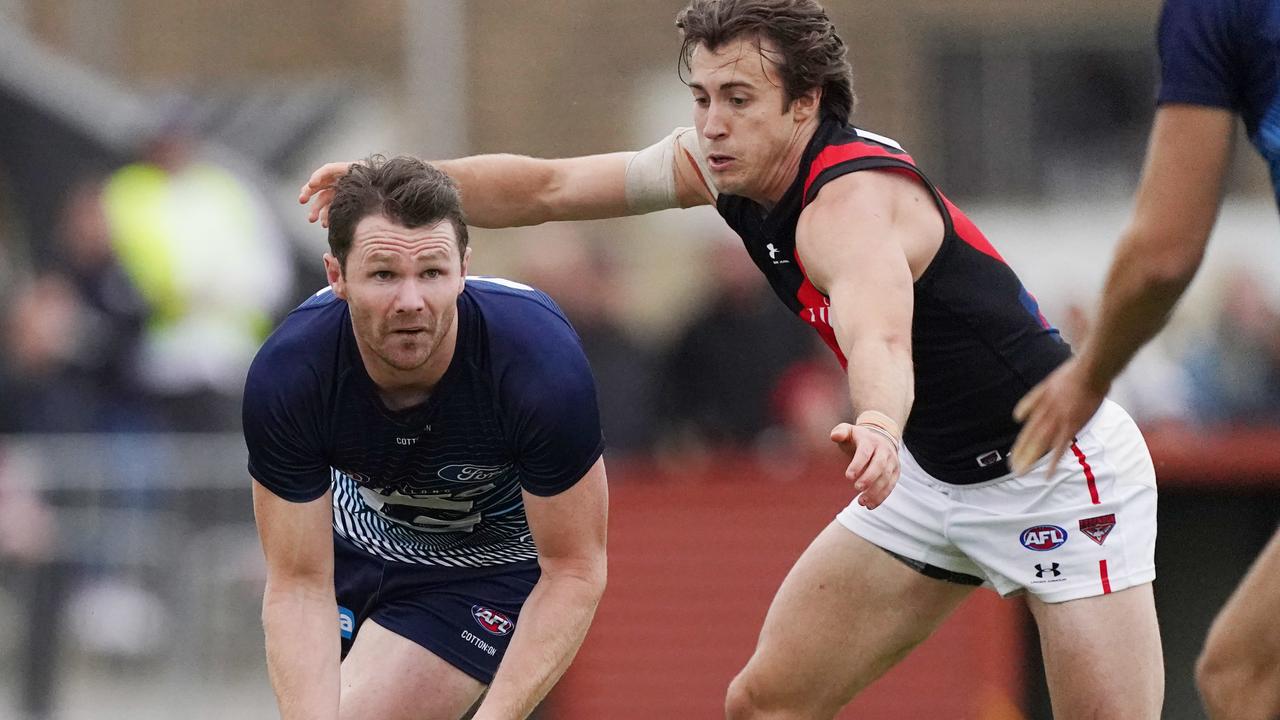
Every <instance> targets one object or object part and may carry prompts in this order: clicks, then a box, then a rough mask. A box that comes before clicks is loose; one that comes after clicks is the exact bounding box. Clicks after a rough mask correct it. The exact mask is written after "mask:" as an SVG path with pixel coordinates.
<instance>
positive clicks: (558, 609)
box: [475, 458, 609, 720]
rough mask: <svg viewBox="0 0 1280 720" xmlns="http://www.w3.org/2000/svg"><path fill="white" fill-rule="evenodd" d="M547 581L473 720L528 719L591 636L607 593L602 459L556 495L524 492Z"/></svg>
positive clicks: (524, 614) (523, 614) (523, 615)
mask: <svg viewBox="0 0 1280 720" xmlns="http://www.w3.org/2000/svg"><path fill="white" fill-rule="evenodd" d="M524 503H525V513H526V514H527V515H528V518H529V529H530V531H531V532H532V533H533V539H534V542H535V543H536V544H537V546H538V564H539V565H540V566H541V567H542V577H541V578H539V579H538V584H537V585H536V586H534V588H533V592H532V593H531V594H530V595H529V599H528V600H527V601H525V604H524V608H523V609H522V610H521V611H520V621H519V623H518V624H517V625H516V633H515V635H514V636H513V637H512V638H511V645H510V647H508V648H507V653H506V657H504V658H503V660H502V665H501V666H499V667H498V673H497V675H496V676H494V678H493V684H491V685H490V686H489V692H488V694H487V695H486V696H485V699H484V702H483V703H482V704H481V705H480V708H479V710H477V711H476V715H475V720H499V719H503V720H506V719H508V718H523V717H525V716H527V715H528V714H529V713H530V712H532V711H533V708H534V707H535V706H537V704H538V702H539V701H541V700H542V698H543V697H545V696H546V694H547V692H548V691H550V690H551V687H552V686H553V685H555V683H556V681H557V680H558V679H560V676H561V675H563V674H564V671H565V669H567V668H568V667H569V663H570V662H571V661H572V660H573V656H574V655H575V654H576V653H577V652H578V647H579V646H581V645H582V640H583V639H584V638H585V637H586V635H587V628H588V627H589V626H590V625H591V618H592V617H593V616H594V615H595V611H596V605H597V604H598V603H599V602H600V596H601V595H602V594H603V593H604V586H605V575H606V560H605V530H606V525H607V517H608V505H609V491H608V486H607V484H606V482H605V471H604V459H603V458H601V459H600V460H597V461H596V463H595V465H593V466H592V467H591V469H590V470H588V471H587V474H586V475H584V476H583V477H582V479H581V480H579V481H578V482H577V483H576V484H575V485H574V486H573V487H571V488H569V489H568V490H566V491H564V492H562V493H560V494H559V495H555V496H552V497H538V496H536V495H532V494H530V493H528V492H526V493H525V494H524Z"/></svg>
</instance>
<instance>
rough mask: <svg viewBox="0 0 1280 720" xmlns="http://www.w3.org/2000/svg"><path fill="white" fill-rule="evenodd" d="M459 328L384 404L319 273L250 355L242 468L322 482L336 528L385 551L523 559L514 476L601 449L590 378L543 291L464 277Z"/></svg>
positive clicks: (525, 548)
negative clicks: (418, 380) (421, 399)
mask: <svg viewBox="0 0 1280 720" xmlns="http://www.w3.org/2000/svg"><path fill="white" fill-rule="evenodd" d="M457 323H458V341H457V348H456V349H455V351H454V356H453V360H452V362H451V364H450V365H449V368H448V370H447V371H446V372H445V374H444V376H443V377H442V378H441V379H440V381H439V383H438V384H437V385H436V387H435V389H434V390H433V391H432V393H431V397H430V398H429V399H428V400H427V401H426V402H425V403H423V404H422V405H420V406H417V407H412V408H408V409H405V410H402V411H391V410H388V409H387V408H386V407H385V406H384V405H383V403H382V401H381V400H380V398H379V396H378V393H377V390H376V388H375V386H374V384H373V381H372V380H371V379H370V378H369V375H368V373H367V372H366V371H365V367H364V363H363V362H362V361H361V359H360V353H359V349H358V348H357V346H356V341H355V336H354V335H353V332H352V327H351V314H350V311H349V310H348V307H347V303H346V302H345V301H344V300H342V299H340V298H338V297H336V296H335V295H334V294H333V293H332V292H331V291H330V290H328V289H325V290H322V291H320V292H319V293H316V294H315V295H314V296H312V297H311V298H310V299H309V300H307V301H306V302H304V303H303V304H302V305H300V306H299V307H298V308H297V309H296V310H294V311H293V312H292V313H290V314H289V316H288V317H287V318H286V319H285V320H284V322H283V323H282V324H281V325H280V327H279V328H277V329H276V331H275V333H273V334H272V335H271V337H270V338H269V339H268V340H267V342H266V344H265V345H263V346H262V349H261V350H259V351H258V355H257V357H256V358H255V359H254V361H253V365H252V367H251V368H250V370H249V377H248V380H247V382H246V384H245V394H244V434H245V441H246V443H247V444H248V447H249V472H250V474H252V475H253V477H254V478H255V479H256V480H257V481H258V482H259V483H261V484H262V485H263V486H265V487H266V488H267V489H269V490H270V491H271V492H273V493H275V494H276V495H278V496H280V497H282V498H284V499H286V500H290V501H293V502H307V501H311V500H315V499H316V498H319V497H321V496H322V495H324V493H325V492H326V491H327V490H329V488H330V487H332V488H333V528H334V532H335V533H337V534H338V535H340V536H342V537H343V538H345V539H347V540H349V541H350V542H351V543H353V544H354V545H356V546H357V547H359V548H361V549H363V550H365V551H366V552H369V553H371V554H373V555H376V556H378V557H381V558H384V559H386V560H393V561H398V562H407V563H419V564H424V565H436V566H450V567H480V566H493V565H503V564H507V563H513V562H520V561H527V560H532V559H535V558H536V557H537V550H536V548H535V547H534V544H533V540H532V538H531V537H530V533H529V525H528V522H527V520H526V518H525V512H524V503H523V500H522V496H521V490H526V491H528V492H530V493H533V494H535V495H541V496H548V495H554V494H556V493H559V492H562V491H564V490H565V489H567V488H569V487H571V486H572V485H573V484H574V483H576V482H577V481H578V480H579V479H580V478H582V476H583V475H584V474H585V473H586V471H587V470H589V469H590V468H591V466H592V465H593V464H595V462H596V460H597V459H599V457H600V454H601V451H602V448H603V444H604V443H603V438H602V435H601V431H600V419H599V413H598V410H597V408H596V392H595V383H594V381H593V379H592V377H591V371H590V369H589V368H588V366H587V360H586V357H585V355H584V354H583V351H582V345H581V342H580V341H579V339H578V336H577V333H575V332H574V330H573V328H572V327H571V326H570V325H569V321H568V320H566V319H565V317H564V315H563V313H561V311H560V309H559V308H558V307H556V305H555V303H554V302H552V300H551V298H549V297H547V296H546V295H545V294H543V293H542V292H540V291H538V290H535V289H533V288H530V287H527V286H524V285H520V284H518V283H513V282H510V281H506V280H500V279H496V278H475V277H472V278H468V279H467V282H466V288H465V289H464V290H463V292H462V294H461V295H460V296H459V297H458V317H457Z"/></svg>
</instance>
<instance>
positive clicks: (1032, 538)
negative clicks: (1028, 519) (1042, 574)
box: [1020, 525, 1067, 552]
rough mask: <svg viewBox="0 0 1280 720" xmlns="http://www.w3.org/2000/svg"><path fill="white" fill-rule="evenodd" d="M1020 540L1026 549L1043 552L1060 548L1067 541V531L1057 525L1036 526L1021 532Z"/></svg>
mask: <svg viewBox="0 0 1280 720" xmlns="http://www.w3.org/2000/svg"><path fill="white" fill-rule="evenodd" d="M1020 539H1021V540H1022V546H1023V547H1025V548H1026V549H1028V550H1035V551H1037V552H1044V551H1046V550H1052V549H1054V548H1058V547H1062V544H1063V543H1065V542H1066V541H1067V531H1066V530H1063V529H1062V528H1060V527H1058V526H1057V525H1037V526H1035V527H1029V528H1027V529H1026V530H1023V531H1022V537H1021V538H1020Z"/></svg>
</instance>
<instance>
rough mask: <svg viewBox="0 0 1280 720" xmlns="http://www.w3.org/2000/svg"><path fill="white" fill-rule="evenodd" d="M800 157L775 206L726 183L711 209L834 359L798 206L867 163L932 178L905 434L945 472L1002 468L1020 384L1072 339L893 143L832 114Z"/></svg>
mask: <svg viewBox="0 0 1280 720" xmlns="http://www.w3.org/2000/svg"><path fill="white" fill-rule="evenodd" d="M800 168H801V169H800V172H799V173H798V174H797V175H796V178H795V180H794V181H793V182H792V184H791V186H790V188H788V189H787V191H786V193H785V194H784V195H783V196H782V198H781V199H780V200H779V201H778V203H777V204H776V205H774V206H773V207H772V208H771V209H768V210H766V208H765V207H764V206H762V205H760V204H759V203H756V202H754V201H752V200H751V199H749V198H746V197H743V196H740V195H728V194H724V193H722V194H720V195H719V197H718V198H717V200H716V209H717V210H718V211H719V212H720V214H721V215H722V216H723V217H724V219H725V221H726V222H728V223H729V226H730V227H732V228H733V229H734V231H736V232H737V233H738V235H739V236H740V237H741V238H742V241H743V243H744V245H745V246H746V248H747V252H748V253H749V254H750V255H751V259H752V260H754V261H755V263H756V266H757V267H759V268H760V270H761V272H763V273H764V274H765V277H767V278H768V279H769V284H770V285H771V286H772V287H773V289H774V291H775V292H776V293H777V294H778V297H779V298H781V300H782V302H783V303H785V304H786V306H787V307H788V308H790V309H791V311H792V312H794V313H795V314H796V315H798V316H799V317H800V319H801V320H804V321H805V322H806V323H808V324H809V325H811V326H813V328H814V329H815V330H817V332H818V334H819V335H820V336H821V337H822V339H823V341H825V342H826V344H827V345H828V346H829V347H830V348H831V350H832V352H834V353H835V354H836V357H838V358H839V360H840V364H841V366H847V363H848V360H847V358H846V357H845V355H844V352H842V351H841V349H840V346H839V343H838V342H837V340H836V336H835V332H834V330H833V329H832V327H831V322H830V311H829V308H830V305H831V302H830V299H829V298H828V297H827V296H826V295H824V294H823V293H821V292H819V291H818V289H817V288H815V287H814V286H813V283H812V282H810V281H809V278H808V277H807V276H806V275H805V271H804V263H803V261H802V260H801V259H800V258H799V257H798V256H797V255H796V226H797V224H798V222H799V219H800V214H801V213H802V212H803V211H804V209H805V207H806V206H807V205H808V204H809V203H810V202H812V201H813V199H814V198H815V197H817V195H818V192H819V191H820V190H822V188H823V187H824V186H826V184H827V183H829V182H831V181H832V180H835V179H836V178H838V177H841V176H843V175H847V174H849V173H854V172H859V171H863V170H881V171H891V172H898V173H904V174H906V175H908V176H910V177H911V178H912V179H915V180H918V181H919V182H920V183H922V184H923V185H924V186H925V187H926V188H927V189H928V191H929V194H930V195H931V196H932V198H933V201H934V202H935V203H936V205H937V208H938V212H939V214H940V215H941V217H942V222H943V238H942V244H941V246H940V247H939V248H938V252H937V255H936V256H935V257H934V258H933V261H932V262H931V263H929V266H928V268H927V269H926V270H925V272H924V274H923V275H922V276H921V277H920V278H919V279H917V280H916V281H915V283H914V286H913V287H914V295H915V297H914V301H915V307H914V316H913V318H912V325H911V344H912V348H913V351H912V357H913V359H914V361H915V396H916V397H915V404H914V405H913V406H912V409H911V414H910V416H909V417H908V419H907V422H906V426H905V428H904V433H903V440H904V441H905V442H906V444H907V446H908V447H910V448H911V452H912V453H913V454H914V456H915V458H916V460H917V461H919V463H920V465H921V466H922V467H923V468H924V469H925V470H927V471H928V472H929V473H930V474H931V475H934V476H935V477H938V478H939V479H942V480H945V481H946V482H950V483H958V484H965V483H974V482H983V481H986V480H991V479H993V478H997V477H999V476H1001V475H1005V474H1007V473H1008V472H1009V470H1008V465H1007V463H1006V461H1005V458H1006V457H1007V456H1008V454H1009V447H1010V446H1011V445H1012V444H1013V440H1014V437H1015V436H1016V435H1017V432H1018V425H1017V424H1016V423H1015V422H1014V421H1013V416H1012V413H1011V412H1010V409H1011V408H1012V407H1013V406H1014V404H1015V403H1016V402H1017V401H1018V400H1019V398H1021V396H1022V388H1025V387H1027V386H1029V385H1033V384H1034V383H1035V382H1036V380H1035V379H1036V378H1043V377H1045V376H1046V375H1047V374H1048V373H1049V372H1050V371H1052V370H1053V369H1054V368H1056V367H1057V366H1058V365H1060V364H1062V363H1063V362H1064V361H1065V360H1066V359H1067V358H1068V357H1070V355H1071V351H1070V348H1068V347H1067V345H1066V343H1065V342H1064V341H1063V340H1062V338H1061V337H1060V336H1059V334H1058V331H1057V330H1056V329H1054V328H1053V327H1052V326H1050V325H1049V322H1048V321H1047V320H1046V319H1045V318H1044V315H1042V314H1041V312H1040V308H1039V306H1038V304H1037V303H1036V300H1035V298H1034V297H1033V296H1032V295H1031V294H1030V293H1029V292H1027V290H1026V289H1025V288H1024V287H1023V286H1022V283H1021V282H1020V281H1019V280H1018V277H1017V276H1016V275H1015V274H1014V272H1013V270H1012V269H1011V268H1010V267H1009V266H1008V264H1006V263H1005V261H1004V258H1002V257H1001V256H1000V253H998V252H997V251H996V249H995V248H994V247H992V246H991V243H990V242H988V241H987V238H986V237H985V236H983V234H982V231H980V230H979V229H978V228H977V226H976V225H974V224H973V223H972V222H971V221H970V220H969V218H967V217H965V215H964V213H962V212H961V211H960V210H959V209H958V208H957V207H956V206H955V205H953V204H952V203H951V201H949V200H947V199H946V197H945V196H943V194H942V193H941V192H939V191H938V189H937V188H936V187H934V185H933V183H932V182H930V181H929V179H928V178H927V177H925V175H924V173H923V172H921V171H920V170H919V169H918V168H917V167H916V165H915V162H914V161H913V160H912V159H911V156H910V155H908V154H907V153H906V152H905V151H904V150H903V149H902V148H901V147H900V146H899V145H898V144H897V143H896V142H894V141H893V140H890V139H889V138H886V137H882V136H879V135H876V134H874V133H869V132H866V131H864V130H859V129H857V128H855V127H853V126H851V125H848V124H846V123H844V122H841V121H840V120H839V119H838V118H834V117H828V118H826V119H825V120H823V122H822V123H821V124H820V125H819V126H818V129H817V132H816V133H814V136H813V139H812V140H810V142H809V145H808V147H807V148H806V149H805V152H804V156H803V158H802V159H801V161H800Z"/></svg>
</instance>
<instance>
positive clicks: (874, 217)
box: [796, 169, 945, 278]
mask: <svg viewBox="0 0 1280 720" xmlns="http://www.w3.org/2000/svg"><path fill="white" fill-rule="evenodd" d="M944 231H945V225H944V223H943V220H942V214H941V210H940V209H939V207H938V204H937V200H936V199H935V198H934V196H933V194H932V192H931V191H930V190H929V188H928V187H927V186H926V185H925V184H924V182H923V181H922V180H921V179H920V177H919V176H918V175H915V174H914V173H912V172H911V171H909V170H896V169H884V170H862V171H859V172H853V173H849V174H847V175H842V176H841V177H838V178H836V179H834V180H832V181H830V182H828V183H827V184H826V185H824V186H823V187H822V189H821V190H819V191H818V195H817V197H815V198H814V199H813V201H812V202H811V203H809V205H808V207H806V208H805V210H804V212H803V213H801V215H800V223H799V226H798V227H797V228H796V232H797V237H796V239H797V242H798V243H799V244H801V245H812V244H813V243H815V242H823V241H824V239H825V241H828V242H839V243H841V244H843V243H846V242H848V239H849V238H855V239H857V240H858V241H859V243H871V244H876V245H878V244H882V243H888V242H896V243H897V245H899V246H900V247H901V249H902V252H903V253H904V254H905V255H906V258H907V262H908V264H909V265H910V266H911V271H912V276H913V277H916V278H919V277H920V276H921V275H922V274H923V272H924V270H925V268H927V267H928V265H929V263H930V262H931V261H932V259H933V257H934V255H936V254H937V251H938V248H939V247H941V245H942V236H943V233H944Z"/></svg>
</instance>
